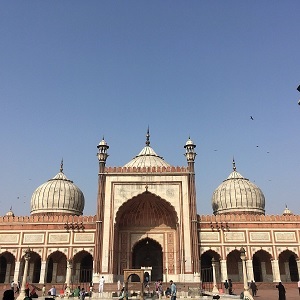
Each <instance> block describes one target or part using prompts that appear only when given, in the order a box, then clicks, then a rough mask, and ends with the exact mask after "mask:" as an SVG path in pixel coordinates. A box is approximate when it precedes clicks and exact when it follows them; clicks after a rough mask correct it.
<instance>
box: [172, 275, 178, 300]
mask: <svg viewBox="0 0 300 300" xmlns="http://www.w3.org/2000/svg"><path fill="white" fill-rule="evenodd" d="M170 289H171V300H176V294H177V288H176V284H175V283H174V282H173V280H170Z"/></svg>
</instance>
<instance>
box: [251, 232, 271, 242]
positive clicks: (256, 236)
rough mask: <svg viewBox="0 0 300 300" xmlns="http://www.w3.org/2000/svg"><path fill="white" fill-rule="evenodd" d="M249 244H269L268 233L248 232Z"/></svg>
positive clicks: (269, 237)
mask: <svg viewBox="0 0 300 300" xmlns="http://www.w3.org/2000/svg"><path fill="white" fill-rule="evenodd" d="M250 241H251V242H270V241H271V236H270V232H250Z"/></svg>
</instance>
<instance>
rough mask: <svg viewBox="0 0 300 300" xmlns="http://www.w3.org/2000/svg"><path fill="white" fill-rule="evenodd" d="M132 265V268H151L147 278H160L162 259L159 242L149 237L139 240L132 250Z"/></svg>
mask: <svg viewBox="0 0 300 300" xmlns="http://www.w3.org/2000/svg"><path fill="white" fill-rule="evenodd" d="M132 267H133V268H134V269H141V268H142V267H149V268H152V269H151V275H150V274H149V275H150V276H149V277H150V278H149V280H150V281H156V280H162V278H163V259H162V248H161V246H160V244H159V243H157V242H156V241H154V240H152V239H149V238H146V239H143V240H141V241H139V242H138V243H137V244H136V245H135V246H134V247H133V250H132Z"/></svg>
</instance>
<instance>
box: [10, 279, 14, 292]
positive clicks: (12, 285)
mask: <svg viewBox="0 0 300 300" xmlns="http://www.w3.org/2000/svg"><path fill="white" fill-rule="evenodd" d="M10 288H11V289H12V290H13V291H14V292H15V283H14V281H12V282H11V284H10Z"/></svg>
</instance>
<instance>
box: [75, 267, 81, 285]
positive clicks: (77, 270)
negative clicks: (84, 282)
mask: <svg viewBox="0 0 300 300" xmlns="http://www.w3.org/2000/svg"><path fill="white" fill-rule="evenodd" d="M75 278H76V279H75V280H77V281H78V282H79V279H80V263H77V264H76V269H75Z"/></svg>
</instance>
